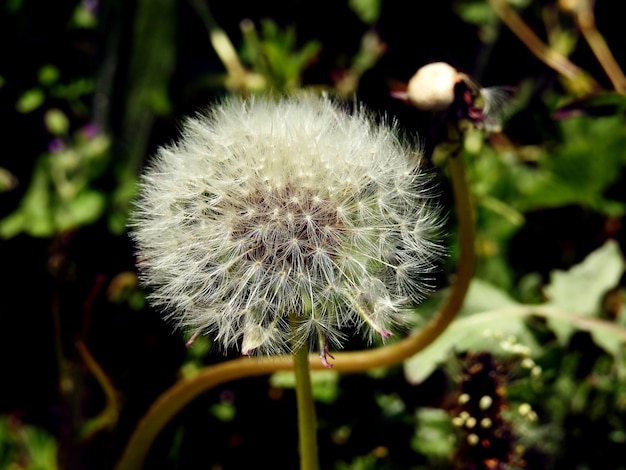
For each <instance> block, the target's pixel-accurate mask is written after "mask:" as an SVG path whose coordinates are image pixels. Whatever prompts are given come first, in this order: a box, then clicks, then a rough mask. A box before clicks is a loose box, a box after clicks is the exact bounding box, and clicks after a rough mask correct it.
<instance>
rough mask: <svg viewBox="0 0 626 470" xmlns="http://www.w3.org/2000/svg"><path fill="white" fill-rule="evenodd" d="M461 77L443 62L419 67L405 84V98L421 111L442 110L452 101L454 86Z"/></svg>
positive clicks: (455, 70) (453, 98)
mask: <svg viewBox="0 0 626 470" xmlns="http://www.w3.org/2000/svg"><path fill="white" fill-rule="evenodd" d="M462 79H463V75H462V74H461V73H459V71H458V70H457V69H455V68H454V67H452V66H451V65H449V64H446V63H445V62H435V63H432V64H428V65H425V66H423V67H421V68H420V69H419V70H418V71H417V72H416V73H415V75H413V77H411V79H410V80H409V83H408V85H407V98H408V100H409V101H410V102H411V104H413V106H415V107H416V108H418V109H421V110H423V111H444V110H446V109H448V107H449V106H450V105H451V104H452V103H453V102H454V100H455V94H454V87H455V86H456V85H457V83H459V81H461V80H462Z"/></svg>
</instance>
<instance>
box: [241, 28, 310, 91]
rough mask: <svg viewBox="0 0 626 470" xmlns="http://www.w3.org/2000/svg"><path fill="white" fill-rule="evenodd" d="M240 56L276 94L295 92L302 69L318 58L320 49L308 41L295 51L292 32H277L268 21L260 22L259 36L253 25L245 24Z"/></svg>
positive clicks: (286, 30)
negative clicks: (276, 91) (278, 91)
mask: <svg viewBox="0 0 626 470" xmlns="http://www.w3.org/2000/svg"><path fill="white" fill-rule="evenodd" d="M245 25H246V27H245V28H244V29H243V33H244V45H243V51H242V56H243V57H244V58H245V59H246V60H247V61H248V62H249V63H251V64H252V67H253V70H254V72H256V73H258V74H260V75H262V76H263V77H265V79H266V81H267V82H268V83H270V84H271V86H272V87H273V88H275V89H277V90H286V89H290V88H296V87H298V86H299V85H300V77H301V76H302V73H303V71H304V69H305V68H306V67H307V66H308V65H309V64H310V63H311V61H312V60H313V58H315V56H316V55H317V54H318V52H319V50H320V49H321V45H320V44H319V43H318V42H317V41H309V42H307V43H305V44H304V45H303V46H302V47H301V48H300V49H297V43H296V31H295V29H294V28H285V29H284V30H281V29H280V28H279V27H278V25H277V24H276V23H275V22H274V21H272V20H263V21H262V22H261V35H260V36H259V35H258V34H257V32H256V29H255V27H254V24H252V23H251V22H249V21H248V22H246V23H245Z"/></svg>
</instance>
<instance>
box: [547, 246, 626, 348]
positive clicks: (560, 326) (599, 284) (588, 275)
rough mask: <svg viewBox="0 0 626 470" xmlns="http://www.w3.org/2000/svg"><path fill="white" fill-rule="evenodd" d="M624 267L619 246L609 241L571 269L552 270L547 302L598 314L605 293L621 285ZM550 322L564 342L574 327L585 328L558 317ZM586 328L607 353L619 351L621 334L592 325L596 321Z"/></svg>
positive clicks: (568, 309)
mask: <svg viewBox="0 0 626 470" xmlns="http://www.w3.org/2000/svg"><path fill="white" fill-rule="evenodd" d="M624 267H625V263H624V258H623V256H622V253H621V251H620V249H619V245H618V244H617V243H616V242H615V241H613V240H610V241H608V242H606V243H605V244H604V245H603V246H601V247H600V248H598V249H597V250H595V251H594V252H592V253H591V254H589V255H588V256H587V257H586V258H585V259H584V260H583V261H582V262H581V263H580V264H578V265H576V266H574V267H572V268H571V269H570V270H569V271H559V270H555V271H552V274H551V276H550V284H549V285H548V286H546V287H545V293H546V295H547V296H548V299H549V301H548V304H547V305H550V306H554V307H556V308H558V309H559V310H562V311H564V312H568V313H576V314H580V315H584V316H586V317H590V316H596V317H597V316H598V314H599V313H600V311H601V306H602V301H603V299H604V296H605V295H606V294H607V292H609V290H611V289H613V288H614V287H615V286H617V285H618V283H619V280H620V278H621V277H622V274H623V273H624ZM550 325H551V326H552V328H553V329H554V331H555V333H556V334H557V335H558V336H559V338H560V340H561V342H563V343H564V342H565V341H567V339H568V338H569V337H570V335H571V334H572V332H573V331H574V329H575V327H579V328H580V327H583V325H581V324H578V325H577V324H575V323H570V322H567V321H561V320H559V319H557V318H551V319H550ZM615 328H616V331H617V329H618V328H619V327H618V326H617V325H616V326H615ZM583 329H585V330H587V329H588V330H589V331H590V332H591V334H592V336H593V338H594V341H595V342H596V343H597V344H599V345H600V346H602V347H603V348H604V349H605V350H606V351H607V352H610V353H612V354H614V355H618V354H619V348H620V344H621V343H622V342H623V340H622V339H621V338H620V336H619V335H612V334H610V333H609V334H607V332H606V331H598V330H597V329H594V328H593V324H592V325H591V327H589V328H583Z"/></svg>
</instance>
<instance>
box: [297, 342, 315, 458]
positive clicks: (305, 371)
mask: <svg viewBox="0 0 626 470" xmlns="http://www.w3.org/2000/svg"><path fill="white" fill-rule="evenodd" d="M293 363H294V372H295V374H296V399H297V402H298V435H299V438H300V470H318V469H319V463H318V455H317V420H316V417H315V403H314V402H313V393H312V391H311V371H310V368H309V352H308V347H307V345H306V344H304V345H303V346H301V347H299V348H298V350H297V351H296V352H295V354H294V362H293Z"/></svg>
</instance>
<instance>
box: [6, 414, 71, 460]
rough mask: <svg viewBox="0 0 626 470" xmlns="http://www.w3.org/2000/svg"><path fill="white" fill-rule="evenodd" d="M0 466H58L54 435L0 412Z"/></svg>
mask: <svg viewBox="0 0 626 470" xmlns="http://www.w3.org/2000/svg"><path fill="white" fill-rule="evenodd" d="M0 468H4V469H19V470H56V469H57V468H59V467H58V466H57V444H56V441H55V439H54V437H53V436H51V435H50V434H49V433H47V432H46V431H44V430H43V429H39V428H37V427H35V426H29V425H26V424H23V423H20V422H19V421H18V420H17V419H14V418H11V417H7V416H0Z"/></svg>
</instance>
